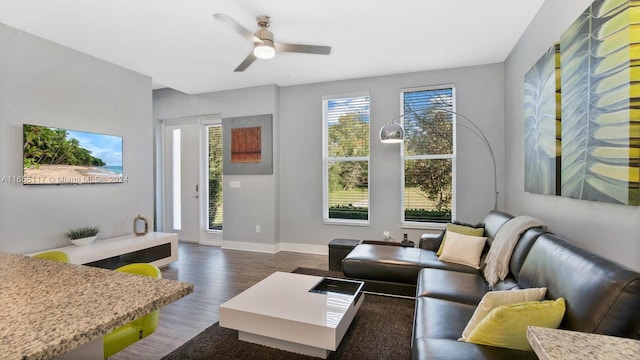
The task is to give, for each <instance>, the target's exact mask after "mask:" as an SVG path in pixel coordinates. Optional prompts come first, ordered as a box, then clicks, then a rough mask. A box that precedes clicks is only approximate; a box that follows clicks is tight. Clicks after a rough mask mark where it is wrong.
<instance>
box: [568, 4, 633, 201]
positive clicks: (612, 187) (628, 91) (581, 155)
mask: <svg viewBox="0 0 640 360" xmlns="http://www.w3.org/2000/svg"><path fill="white" fill-rule="evenodd" d="M639 44H640V5H636V2H634V1H629V0H596V1H594V2H593V3H592V4H591V6H589V8H587V10H586V11H585V12H584V13H582V14H581V15H580V17H579V18H578V19H577V20H576V21H575V22H574V23H573V24H572V25H571V26H570V27H569V29H567V31H566V32H565V33H564V34H563V35H562V37H561V39H560V50H561V82H562V171H561V178H562V195H563V196H566V197H571V198H576V199H585V200H594V201H602V202H609V203H617V204H627V205H638V204H639V202H640V198H639V194H638V181H639V167H640V160H639V159H640V107H639V106H638V105H640V45H639Z"/></svg>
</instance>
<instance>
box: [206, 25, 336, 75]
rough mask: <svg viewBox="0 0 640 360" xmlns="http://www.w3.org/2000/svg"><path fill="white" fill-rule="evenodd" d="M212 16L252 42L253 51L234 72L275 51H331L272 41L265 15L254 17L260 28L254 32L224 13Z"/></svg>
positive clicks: (316, 46) (269, 55) (312, 52)
mask: <svg viewBox="0 0 640 360" xmlns="http://www.w3.org/2000/svg"><path fill="white" fill-rule="evenodd" d="M213 17H214V18H215V19H217V20H218V21H221V22H223V23H224V24H227V25H229V26H230V27H232V28H233V29H234V30H235V31H236V32H237V33H239V34H240V35H242V36H244V37H245V38H246V39H247V40H249V41H251V42H252V43H253V51H252V52H251V53H249V56H247V57H246V58H245V59H244V61H242V63H240V65H238V67H237V68H236V69H235V70H234V71H235V72H238V71H244V70H245V69H246V68H248V67H249V65H251V63H253V62H254V61H255V60H256V59H271V58H272V57H274V56H275V54H276V51H279V52H294V53H304V54H316V55H329V53H331V46H318V45H302V44H286V43H278V42H275V41H273V33H272V32H271V31H269V30H267V28H268V27H269V25H270V24H271V18H270V17H268V16H266V15H262V16H258V17H257V18H256V19H257V20H258V26H259V27H260V30H258V31H256V32H255V33H252V32H251V31H249V30H247V29H246V28H244V27H243V26H242V25H240V24H238V22H237V21H235V20H233V19H232V18H230V17H229V16H228V15H226V14H213Z"/></svg>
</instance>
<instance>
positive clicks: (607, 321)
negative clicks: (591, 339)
mask: <svg viewBox="0 0 640 360" xmlns="http://www.w3.org/2000/svg"><path fill="white" fill-rule="evenodd" d="M518 283H520V285H521V286H522V287H546V288H547V298H551V299H555V298H559V297H563V298H564V299H565V300H566V304H567V310H566V314H565V316H564V320H563V321H562V324H560V328H562V329H567V330H574V331H581V332H590V333H598V334H606V335H613V336H623V337H633V336H634V335H635V334H636V333H637V332H638V330H639V329H640V274H639V273H637V272H635V271H633V270H630V269H627V268H625V267H623V266H621V265H618V264H616V263H614V262H612V261H610V260H607V259H604V258H602V257H599V256H597V255H595V254H593V253H590V252H588V251H586V250H584V249H581V248H579V247H577V246H575V245H573V244H570V243H569V242H567V241H565V240H563V239H561V238H559V237H558V236H556V235H553V234H551V233H547V234H542V235H540V236H539V237H538V239H537V240H536V241H535V242H534V243H533V245H532V246H531V249H530V250H529V253H528V255H527V257H526V258H525V260H524V262H523V264H522V268H521V269H520V273H519V275H518Z"/></svg>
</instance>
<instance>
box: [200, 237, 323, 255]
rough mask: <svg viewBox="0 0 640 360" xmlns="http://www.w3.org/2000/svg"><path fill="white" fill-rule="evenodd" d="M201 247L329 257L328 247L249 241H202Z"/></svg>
mask: <svg viewBox="0 0 640 360" xmlns="http://www.w3.org/2000/svg"><path fill="white" fill-rule="evenodd" d="M200 245H207V246H219V247H220V248H222V249H223V250H239V251H252V252H260V253H268V254H277V253H278V252H280V251H290V252H295V253H302V254H315V255H329V247H328V245H312V244H298V243H276V244H260V243H254V242H248V241H231V240H222V241H202V242H200Z"/></svg>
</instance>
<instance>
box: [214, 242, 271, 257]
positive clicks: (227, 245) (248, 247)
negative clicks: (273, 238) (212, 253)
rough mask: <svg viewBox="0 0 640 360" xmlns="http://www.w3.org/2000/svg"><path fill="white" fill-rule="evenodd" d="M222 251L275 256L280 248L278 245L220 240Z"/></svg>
mask: <svg viewBox="0 0 640 360" xmlns="http://www.w3.org/2000/svg"><path fill="white" fill-rule="evenodd" d="M222 249H224V250H241V251H253V252H261V253H268V254H276V253H278V251H280V246H279V244H260V243H254V242H247V241H231V240H222Z"/></svg>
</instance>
